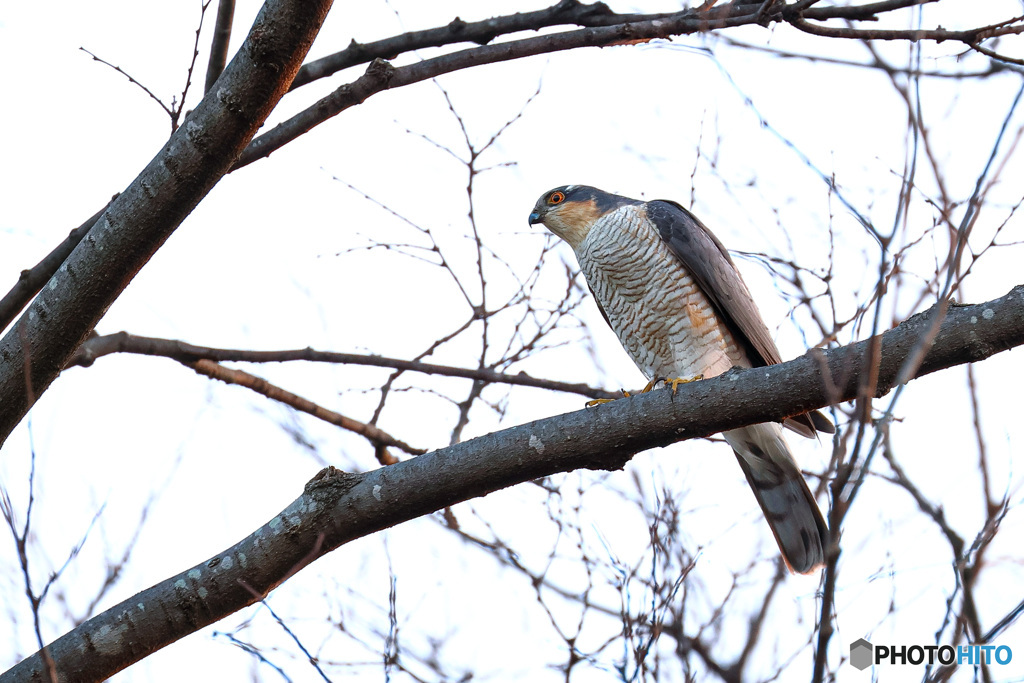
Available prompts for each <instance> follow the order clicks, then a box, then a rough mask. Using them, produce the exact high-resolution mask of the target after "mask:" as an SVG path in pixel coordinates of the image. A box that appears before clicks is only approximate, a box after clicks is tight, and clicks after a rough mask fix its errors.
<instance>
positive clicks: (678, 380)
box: [662, 375, 704, 394]
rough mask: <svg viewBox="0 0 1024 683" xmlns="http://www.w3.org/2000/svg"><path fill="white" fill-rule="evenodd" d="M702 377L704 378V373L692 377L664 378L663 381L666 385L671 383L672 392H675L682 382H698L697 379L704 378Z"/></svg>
mask: <svg viewBox="0 0 1024 683" xmlns="http://www.w3.org/2000/svg"><path fill="white" fill-rule="evenodd" d="M702 379H704V375H696V376H695V377H690V378H686V377H675V378H673V379H665V380H662V381H663V382H665V384H666V385H669V384H670V385H672V393H673V394H675V393H676V391H678V390H679V385H680V384H689V383H690V382H696V381H698V380H702Z"/></svg>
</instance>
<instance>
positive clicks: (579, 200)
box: [530, 185, 638, 250]
mask: <svg viewBox="0 0 1024 683" xmlns="http://www.w3.org/2000/svg"><path fill="white" fill-rule="evenodd" d="M636 203H638V202H637V201H636V200H633V199H628V198H626V197H620V196H619V195H615V194H609V193H607V192H604V191H602V190H599V189H597V188H596V187H590V186H588V185H562V186H561V187H556V188H555V189H553V190H548V191H547V192H545V193H544V194H542V195H541V196H540V199H538V200H537V203H536V204H534V205H533V211H531V212H530V225H535V224H537V223H542V224H544V226H545V227H546V228H547V229H548V230H550V231H551V232H553V233H555V234H556V235H558V236H559V237H561V238H562V239H563V240H565V241H566V242H568V243H569V246H571V247H572V248H573V249H574V250H575V249H576V248H577V247H579V245H580V244H582V243H583V240H584V239H586V237H587V233H589V232H590V228H591V226H593V225H594V222H595V221H597V219H599V218H601V217H602V216H604V215H605V214H608V213H610V212H612V211H614V210H616V209H618V208H619V207H620V206H623V205H624V204H636Z"/></svg>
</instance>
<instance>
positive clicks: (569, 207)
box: [558, 199, 601, 226]
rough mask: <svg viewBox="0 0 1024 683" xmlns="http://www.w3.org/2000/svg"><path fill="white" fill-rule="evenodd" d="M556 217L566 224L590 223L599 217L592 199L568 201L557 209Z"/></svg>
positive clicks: (579, 224)
mask: <svg viewBox="0 0 1024 683" xmlns="http://www.w3.org/2000/svg"><path fill="white" fill-rule="evenodd" d="M558 217H559V218H560V219H561V220H562V222H563V223H565V224H566V225H568V226H582V225H587V226H589V225H591V224H592V223H593V222H594V221H596V220H597V219H598V218H600V217H601V214H600V213H598V210H597V202H595V201H594V200H593V199H591V200H588V201H585V202H570V203H569V204H566V205H565V206H563V207H561V208H560V209H559V210H558Z"/></svg>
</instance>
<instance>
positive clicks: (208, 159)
mask: <svg viewBox="0 0 1024 683" xmlns="http://www.w3.org/2000/svg"><path fill="white" fill-rule="evenodd" d="M330 6H331V0H317V1H316V2H298V1H297V0H268V2H267V3H266V4H265V5H264V6H263V9H262V10H261V11H260V14H259V16H258V17H257V18H256V22H255V23H254V24H253V28H252V30H251V31H250V33H249V35H248V37H247V38H246V40H245V43H244V44H243V45H242V47H241V49H240V50H239V52H238V54H237V55H236V57H235V59H233V60H232V61H231V64H230V65H228V67H227V69H225V71H224V73H223V74H222V75H221V78H220V83H219V86H218V87H217V88H216V89H215V90H214V91H213V92H210V93H209V94H208V95H207V96H206V97H205V98H203V100H202V102H200V103H199V105H198V106H197V107H196V108H195V110H194V111H192V112H191V113H190V114H189V116H188V118H187V119H186V120H185V122H184V123H183V124H182V125H181V127H179V128H178V130H177V131H175V133H174V134H173V135H172V136H171V137H170V139H169V140H168V141H167V143H166V144H165V145H164V146H163V148H162V149H161V150H160V152H159V153H158V154H157V155H156V157H154V158H153V160H152V161H151V162H150V163H149V165H148V166H147V167H146V168H145V170H143V171H142V173H141V174H139V176H138V177H137V178H136V179H135V180H134V181H133V182H132V184H131V185H129V186H128V188H127V189H126V190H125V191H124V192H122V193H121V194H120V195H119V196H118V197H117V199H115V200H114V201H113V202H112V203H111V205H110V206H109V208H108V209H107V211H106V213H105V214H104V215H103V217H101V218H100V219H99V220H98V221H97V222H96V224H95V226H94V227H93V228H92V229H91V230H90V231H89V234H88V235H87V236H86V237H85V238H84V239H83V240H82V242H81V243H79V245H78V246H77V247H76V248H75V250H74V251H73V252H72V253H71V255H70V256H69V257H68V258H67V260H66V261H64V263H63V265H62V266H61V267H60V268H59V270H58V271H57V273H56V274H55V275H54V276H53V277H52V278H50V281H49V283H48V284H47V286H45V287H44V288H43V289H42V291H41V292H40V294H39V295H38V296H37V297H36V299H35V300H34V301H33V302H32V304H31V305H30V306H29V308H28V310H27V311H26V312H25V313H24V314H23V315H22V317H21V319H20V320H19V321H18V322H17V323H15V325H14V328H13V329H11V330H9V331H8V333H7V335H6V336H5V337H4V338H3V340H0V396H3V401H2V402H0V444H2V443H3V441H4V440H6V438H7V436H8V435H9V434H10V433H11V430H13V429H14V427H15V426H16V425H17V424H18V422H19V421H20V420H21V419H22V418H23V417H24V416H25V414H26V412H28V409H29V408H30V407H31V403H32V400H33V399H32V397H37V396H39V395H40V394H42V393H43V392H44V391H45V390H46V388H47V387H48V386H49V385H50V383H51V382H53V380H54V379H56V377H57V375H58V374H59V373H60V371H61V370H62V369H63V368H64V366H65V364H66V363H67V360H68V358H70V357H71V354H72V353H74V350H75V349H76V348H77V347H78V345H79V344H81V343H82V341H84V340H85V338H86V336H87V335H88V334H89V333H90V332H91V331H92V329H93V328H94V327H95V326H96V323H97V322H98V321H99V319H100V318H101V317H102V316H103V314H104V313H106V311H107V308H108V307H109V306H110V305H111V304H112V303H113V302H114V300H115V299H116V298H117V297H118V296H119V295H120V293H121V292H122V291H123V290H124V288H125V287H127V286H128V283H129V282H131V280H132V278H133V277H135V275H136V273H138V272H139V270H140V269H141V268H142V267H143V266H144V265H145V264H146V263H147V262H148V261H149V259H150V257H152V255H153V254H154V253H155V252H156V250H157V249H159V248H160V246H161V245H162V244H163V243H164V241H165V240H166V239H167V238H168V237H169V236H170V235H171V233H172V232H174V230H175V229H176V228H177V227H178V225H179V224H180V223H181V222H182V221H183V220H184V219H185V217H186V216H188V214H189V213H190V212H191V211H192V209H194V208H195V207H196V205H197V204H198V203H199V202H200V201H201V200H202V199H203V197H205V196H206V194H207V193H208V192H209V191H210V189H211V188H212V187H213V186H214V185H215V184H216V183H217V181H218V180H220V178H221V176H223V175H224V173H226V172H227V171H228V169H230V168H231V165H232V163H233V162H234V161H235V159H236V158H237V157H238V155H239V153H240V152H241V151H242V149H244V147H245V145H246V144H247V143H248V142H249V140H251V139H252V136H253V134H254V133H255V132H256V131H257V130H258V128H259V126H260V125H261V124H262V123H263V121H264V120H266V118H267V116H268V115H269V114H270V112H271V110H273V108H274V106H275V105H276V104H277V102H278V100H280V98H281V97H282V96H283V95H284V93H285V92H286V91H287V89H288V86H289V85H290V84H291V80H292V78H293V77H294V75H295V73H296V72H297V71H298V69H299V66H300V64H301V62H302V59H303V58H304V57H305V55H306V52H307V51H308V49H309V46H310V45H311V44H312V42H313V38H314V37H315V36H316V33H317V31H318V30H319V28H320V25H321V24H322V23H323V20H324V18H325V17H326V14H327V10H328V9H329V8H330Z"/></svg>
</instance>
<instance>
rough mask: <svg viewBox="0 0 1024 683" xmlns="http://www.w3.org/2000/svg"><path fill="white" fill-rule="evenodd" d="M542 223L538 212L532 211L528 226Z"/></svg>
mask: <svg viewBox="0 0 1024 683" xmlns="http://www.w3.org/2000/svg"><path fill="white" fill-rule="evenodd" d="M541 221H542V218H541V215H540V211H532V212H531V213H530V225H536V224H537V223H540V222H541Z"/></svg>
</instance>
